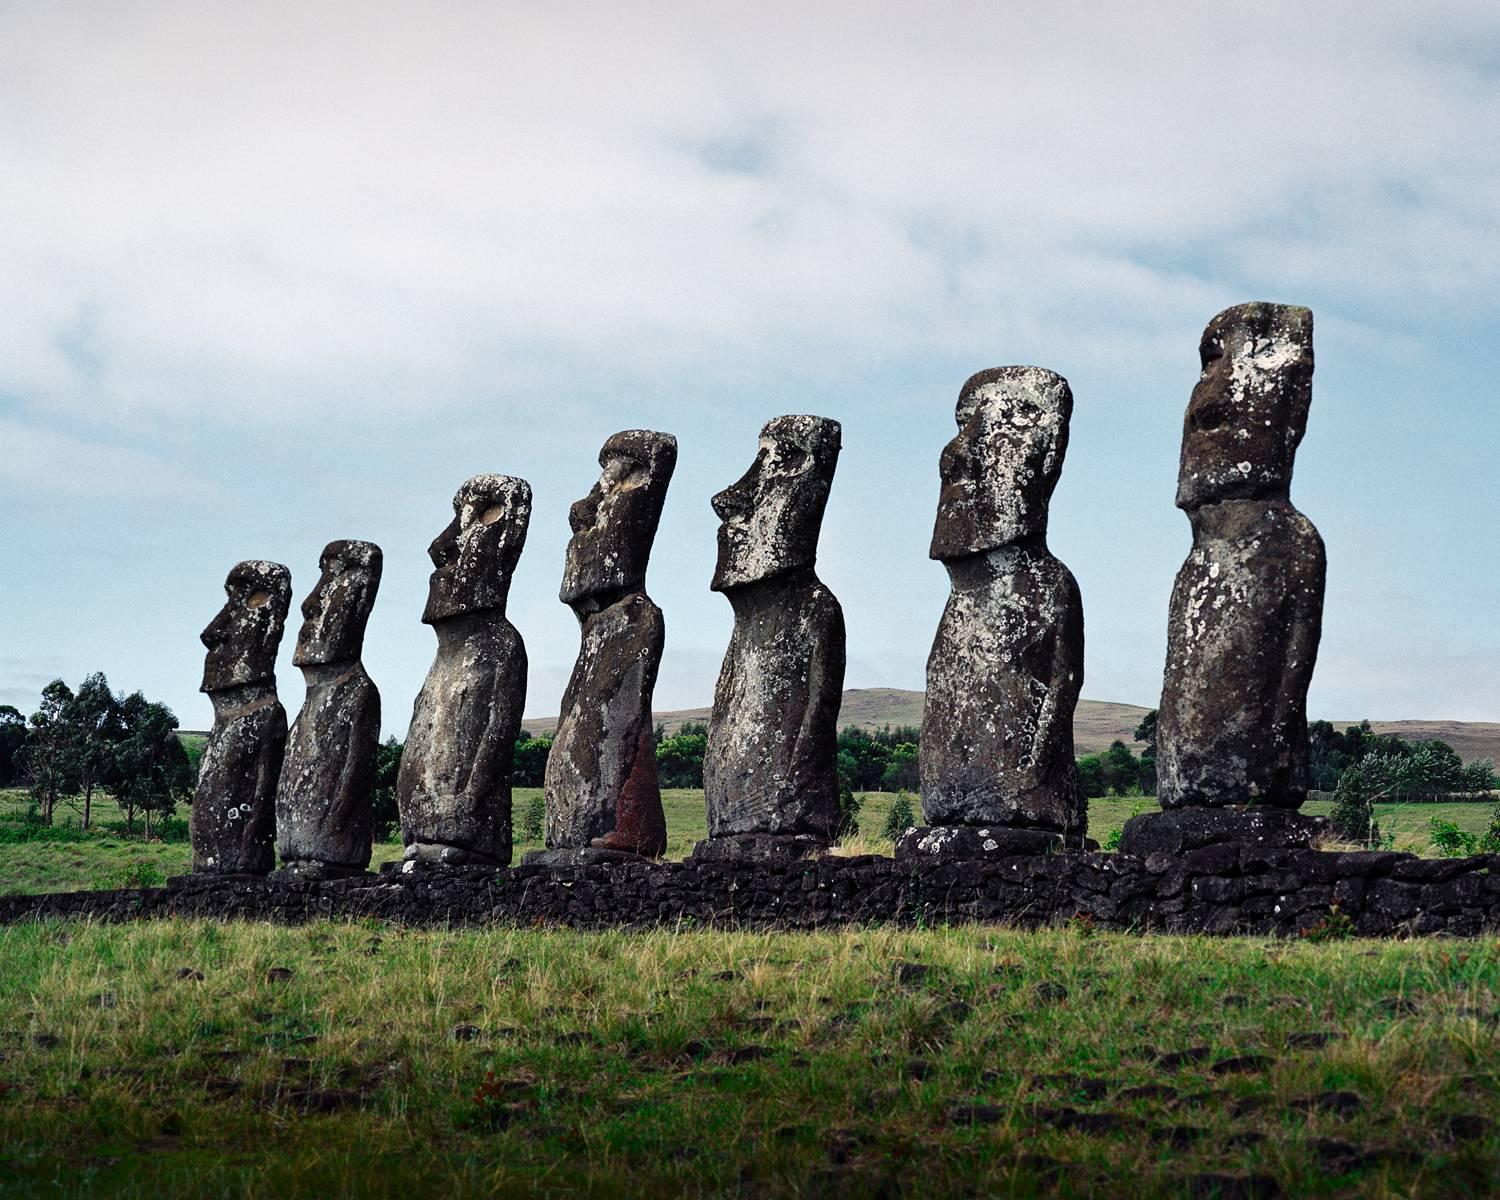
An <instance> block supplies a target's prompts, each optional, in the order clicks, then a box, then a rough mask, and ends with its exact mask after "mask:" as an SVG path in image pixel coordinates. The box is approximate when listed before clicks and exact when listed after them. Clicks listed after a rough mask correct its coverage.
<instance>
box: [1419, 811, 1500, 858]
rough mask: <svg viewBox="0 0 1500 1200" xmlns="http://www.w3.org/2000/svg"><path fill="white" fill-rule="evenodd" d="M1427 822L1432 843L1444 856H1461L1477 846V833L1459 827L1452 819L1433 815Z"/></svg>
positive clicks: (1471, 852) (1473, 850) (1471, 851)
mask: <svg viewBox="0 0 1500 1200" xmlns="http://www.w3.org/2000/svg"><path fill="white" fill-rule="evenodd" d="M1428 824H1429V827H1430V828H1431V830H1432V844H1433V845H1434V846H1436V847H1437V848H1438V853H1440V854H1441V855H1442V856H1443V857H1444V858H1462V857H1463V856H1464V855H1466V854H1473V853H1474V852H1475V850H1477V849H1478V847H1479V838H1478V836H1477V835H1475V834H1472V833H1468V832H1466V831H1465V830H1462V829H1460V828H1459V827H1458V826H1457V825H1455V824H1454V823H1453V822H1452V821H1445V820H1443V818H1442V817H1433V818H1432V820H1431V821H1430V822H1429V823H1428ZM1492 827H1493V826H1492ZM1486 836H1488V835H1486Z"/></svg>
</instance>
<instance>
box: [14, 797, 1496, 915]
mask: <svg viewBox="0 0 1500 1200" xmlns="http://www.w3.org/2000/svg"><path fill="white" fill-rule="evenodd" d="M540 795H541V789H540V788H516V789H515V795H514V801H513V808H514V815H515V822H516V828H517V829H519V828H520V819H521V814H522V813H524V812H525V809H526V805H527V802H528V801H529V800H530V799H531V798H532V797H534V796H540ZM895 799H896V797H895V796H894V795H893V794H892V793H889V792H866V793H863V794H862V796H861V802H862V807H861V810H860V814H859V825H860V832H859V834H857V835H856V836H854V837H852V838H849V839H847V840H846V844H845V845H844V846H843V847H841V851H842V852H843V853H849V854H889V853H891V843H890V842H888V841H886V840H884V839H882V838H881V837H880V836H879V834H880V830H881V828H882V826H884V824H885V819H886V815H887V814H888V813H889V812H890V808H891V805H892V804H893V803H894V802H895ZM912 804H913V807H916V808H919V805H918V802H917V800H916V798H915V797H913V798H912ZM662 805H663V807H664V809H665V810H666V816H667V857H668V858H673V859H680V858H684V857H686V856H687V854H688V853H689V852H690V851H691V850H692V848H693V846H694V845H695V844H696V843H697V842H699V841H700V840H701V839H703V838H704V837H706V836H707V835H708V827H707V819H706V814H705V812H704V807H703V793H702V791H700V790H697V789H692V788H678V789H670V790H667V791H665V792H663V793H662ZM1331 807H1332V806H1331V805H1330V804H1329V803H1327V802H1325V801H1312V802H1310V803H1309V804H1307V806H1306V807H1305V809H1304V811H1306V812H1309V813H1322V814H1326V813H1327V812H1328V810H1329V809H1330V808H1331ZM25 808H26V800H25V794H24V793H23V792H19V791H0V895H13V894H17V893H29V892H65V891H78V890H82V889H89V888H100V887H125V886H131V885H132V884H134V885H138V886H144V885H149V884H152V883H159V882H161V880H163V879H165V878H166V877H167V876H169V875H180V874H183V873H184V872H186V871H187V870H188V869H189V867H190V865H191V860H192V854H191V851H190V849H189V847H188V844H187V842H186V840H185V838H186V834H185V822H186V810H185V809H184V810H181V813H180V816H179V819H178V820H179V824H178V826H177V828H176V830H175V836H176V838H177V839H178V840H175V841H159V840H152V841H146V840H145V839H144V838H142V837H141V836H139V830H140V823H139V821H137V825H136V828H137V836H134V837H130V836H126V835H125V832H124V831H125V817H124V814H123V813H121V812H120V810H119V808H118V807H117V806H116V805H115V803H114V801H113V800H112V799H110V798H109V797H108V796H103V797H100V798H99V799H97V800H96V801H95V804H94V828H93V829H91V830H89V831H87V832H84V831H79V830H76V829H69V828H67V824H68V823H69V822H76V820H77V814H75V813H73V812H72V811H71V810H69V809H60V810H59V813H58V821H59V824H60V826H62V828H59V829H54V830H52V831H45V832H44V833H43V834H42V835H41V836H42V837H43V838H44V839H45V840H28V841H24V842H19V843H17V842H16V841H14V840H10V839H11V838H12V835H15V836H28V837H30V836H32V835H33V834H34V833H35V831H34V830H29V829H25V828H24V827H23V826H22V825H21V823H20V817H21V815H22V814H23V813H24V812H25ZM1155 808H1156V802H1155V800H1154V799H1152V798H1151V797H1141V796H1133V797H1129V796H1127V797H1119V796H1111V797H1106V798H1104V799H1096V800H1091V801H1090V802H1089V830H1090V832H1091V833H1092V834H1093V836H1094V837H1096V838H1097V839H1099V841H1100V842H1103V841H1104V840H1105V839H1106V838H1107V837H1108V835H1109V833H1110V831H1111V830H1115V829H1119V828H1120V827H1121V826H1122V825H1123V824H1124V823H1125V821H1126V820H1127V819H1128V818H1129V817H1130V816H1131V815H1132V814H1133V813H1136V812H1151V811H1154V810H1155ZM1494 810H1495V806H1494V804H1493V803H1490V802H1473V803H1468V804H1463V803H1451V804H1383V805H1377V806H1376V815H1377V816H1378V818H1379V820H1380V827H1381V829H1382V831H1384V832H1386V833H1394V834H1395V849H1397V850H1407V851H1410V852H1411V853H1414V854H1425V855H1429V856H1430V855H1435V854H1436V853H1437V851H1436V849H1435V848H1434V847H1433V845H1432V840H1431V837H1430V829H1429V824H1428V823H1429V821H1431V819H1432V818H1433V817H1441V818H1443V819H1444V820H1448V821H1452V822H1454V823H1455V824H1456V825H1458V826H1459V828H1461V829H1464V830H1466V831H1468V832H1470V833H1475V834H1480V835H1482V834H1483V833H1484V832H1485V830H1486V829H1488V828H1489V822H1490V817H1491V814H1492V813H1493V812H1494ZM53 839H57V840H53ZM62 839H72V840H62ZM540 847H541V843H540V842H537V841H522V842H518V843H517V844H516V847H515V852H514V856H513V858H512V861H513V862H520V861H521V855H522V854H524V853H526V852H527V851H528V850H535V849H539V848H540ZM400 857H401V845H400V843H399V842H378V843H376V845H375V849H374V854H373V856H372V869H375V870H378V869H379V866H380V864H381V863H383V862H390V861H392V860H395V859H399V858H400Z"/></svg>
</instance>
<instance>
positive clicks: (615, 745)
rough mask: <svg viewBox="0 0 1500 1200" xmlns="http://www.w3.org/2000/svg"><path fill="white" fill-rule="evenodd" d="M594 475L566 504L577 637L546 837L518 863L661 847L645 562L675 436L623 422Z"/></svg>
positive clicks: (654, 643) (655, 636)
mask: <svg viewBox="0 0 1500 1200" xmlns="http://www.w3.org/2000/svg"><path fill="white" fill-rule="evenodd" d="M599 465H600V467H602V468H603V471H602V473H601V474H600V476H599V482H598V483H596V484H594V486H593V488H592V489H591V490H590V492H589V494H588V495H587V496H586V497H585V498H584V499H582V500H580V501H578V503H577V504H575V505H573V507H572V509H571V510H570V512H569V514H568V523H569V524H570V526H571V527H572V530H573V538H572V540H571V541H570V542H569V543H568V555H567V562H566V565H565V566H564V568H563V582H562V591H561V595H560V598H561V600H562V602H563V603H564V604H566V605H568V606H569V607H570V608H572V610H573V611H574V613H575V614H577V617H578V622H579V624H580V625H581V626H582V631H583V641H582V644H581V646H580V648H579V651H578V661H577V662H576V663H574V665H573V675H572V677H571V678H570V679H569V680H568V687H567V690H566V691H565V692H564V693H563V701H562V715H561V717H560V718H559V720H558V725H557V737H556V739H555V740H554V741H553V743H552V750H551V752H550V753H549V754H548V756H547V773H546V779H545V783H546V797H547V847H548V849H546V850H543V851H537V852H534V853H532V854H530V855H528V856H527V861H528V862H537V861H540V862H556V863H563V862H588V861H595V860H599V859H606V860H607V859H611V858H622V857H637V856H643V857H648V858H656V857H660V856H661V854H663V853H664V852H665V851H666V848H667V822H666V817H665V816H664V815H663V813H662V808H661V787H660V785H659V784H658V782H657V776H656V738H655V735H654V733H653V731H652V728H651V693H652V692H653V691H654V690H655V688H656V670H657V667H658V666H659V665H660V664H661V652H662V645H663V642H664V640H665V637H666V627H665V625H664V624H663V622H662V615H661V609H659V608H657V607H656V605H655V604H654V603H652V601H651V597H649V596H648V595H646V562H647V560H648V559H649V558H650V556H651V543H652V541H653V540H654V539H655V537H656V526H657V523H658V522H659V521H660V520H661V510H662V505H663V503H664V502H665V501H666V498H667V485H668V484H669V483H670V482H671V480H672V470H673V468H674V467H675V466H676V465H677V439H676V438H674V437H672V436H671V435H670V434H666V433H652V432H650V431H648V430H643V429H631V430H627V431H625V432H624V433H617V434H615V435H614V436H613V437H611V438H610V439H609V440H608V441H607V442H605V443H604V448H603V449H602V450H601V451H600V452H599Z"/></svg>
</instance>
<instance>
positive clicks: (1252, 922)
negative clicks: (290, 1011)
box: [0, 843, 1500, 937]
mask: <svg viewBox="0 0 1500 1200" xmlns="http://www.w3.org/2000/svg"><path fill="white" fill-rule="evenodd" d="M174 882H176V886H171V887H166V888H144V889H131V890H125V891H111V892H61V893H54V894H51V895H41V896H5V897H0V923H6V924H10V923H15V922H18V921H25V920H34V919H43V918H94V919H99V920H105V921H127V920H136V919H143V918H154V917H168V916H183V917H204V918H214V919H241V920H270V921H276V922H283V923H292V924H295V923H300V922H303V921H308V920H313V919H317V918H321V917H334V918H351V917H374V918H378V919H382V920H388V921H393V922H397V923H400V924H405V925H413V926H441V925H466V926H473V925H490V924H523V925H535V924H557V925H566V926H573V927H578V928H585V929H587V928H601V927H625V928H642V927H649V926H680V925H682V924H684V923H689V924H699V925H712V926H717V927H741V928H780V929H803V930H805V929H819V928H826V927H833V926H838V925H845V924H855V923H886V924H897V925H913V924H918V923H924V924H939V923H964V922H975V921H985V922H1005V923H1012V924H1018V925H1022V926H1028V927H1035V926H1044V925H1055V924H1061V923H1065V922H1068V921H1070V920H1074V919H1075V918H1078V919H1088V920H1090V921H1092V922H1093V924H1094V925H1095V926H1097V927H1099V928H1107V929H1120V930H1138V931H1145V930H1159V931H1166V932H1181V933H1215V934H1231V933H1247V934H1280V935H1287V936H1296V935H1297V934H1299V933H1300V932H1301V931H1303V930H1305V929H1309V928H1311V927H1314V926H1316V925H1318V923H1319V922H1322V921H1328V920H1329V919H1330V912H1331V910H1333V909H1334V907H1335V906H1337V912H1338V913H1339V914H1340V916H1339V917H1337V918H1333V921H1334V924H1335V925H1336V926H1338V927H1340V928H1350V927H1352V930H1353V931H1354V932H1357V933H1359V934H1363V935H1367V936H1379V937H1389V936H1405V935H1411V934H1448V935H1458V936H1474V935H1477V934H1480V933H1483V932H1489V931H1494V930H1497V929H1500V855H1478V856H1475V857H1472V858H1454V859H1421V858H1416V857H1414V856H1413V855H1409V854H1394V853H1380V852H1359V853H1333V852H1327V851H1320V850H1286V849H1275V848H1266V847H1261V846H1256V845H1253V844H1235V843H1220V844H1217V845H1213V846H1207V847H1204V848H1202V849H1200V850H1195V851H1191V852H1189V853H1186V854H1181V855H1175V856H1173V855H1165V854H1158V855H1152V856H1150V857H1148V858H1138V857H1134V856H1131V855H1126V854H1105V853H1097V852H1095V853H1085V852H1074V851H1068V852H1062V853H1056V854H1047V855H1027V856H1020V857H1014V858H1002V859H993V860H989V861H962V860H960V861H954V862H923V863H920V864H911V863H903V862H898V861H896V860H893V859H890V858H884V857H876V856H863V857H857V858H856V857H851V858H842V857H825V858H821V859H811V860H805V861H790V862H738V861H732V860H731V861H712V860H711V861H689V862H664V863H647V862H596V863H589V864H586V865H582V866H575V867H568V866H563V867H558V866H547V865H541V864H538V865H530V866H526V865H523V866H519V867H513V868H500V869H496V868H493V867H485V866H459V867H451V866H436V865H434V866H429V865H427V864H423V863H414V864H411V865H410V867H409V868H408V869H407V870H406V871H404V872H402V871H397V870H393V871H388V872H384V873H382V874H380V875H378V876H377V875H365V876H354V877H350V878H343V879H325V880H316V879H298V878H286V877H269V878H268V877H249V876H240V877H231V878H225V877H218V878H215V877H213V876H186V877H184V878H183V879H182V880H181V881H174ZM1345 918H1346V919H1347V921H1348V922H1349V923H1350V924H1349V925H1348V926H1346V925H1345V924H1344V919H1345Z"/></svg>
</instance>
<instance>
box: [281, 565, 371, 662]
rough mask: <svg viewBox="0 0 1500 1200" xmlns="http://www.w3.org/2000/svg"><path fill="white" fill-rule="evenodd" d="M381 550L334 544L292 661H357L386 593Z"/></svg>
mask: <svg viewBox="0 0 1500 1200" xmlns="http://www.w3.org/2000/svg"><path fill="white" fill-rule="evenodd" d="M380 565H381V555H380V547H379V546H377V545H375V543H374V542H329V543H328V545H326V546H324V547H323V554H322V557H320V558H319V559H318V566H319V568H320V569H321V570H322V574H321V575H319V576H318V582H317V585H316V586H315V587H314V588H313V590H312V591H311V592H310V593H309V594H308V597H307V599H306V600H304V601H303V602H302V629H301V631H300V632H299V633H298V634H297V652H296V653H295V654H294V655H293V656H292V662H293V663H294V664H295V665H296V666H299V667H316V666H322V665H325V664H332V663H352V662H355V661H356V660H357V659H358V658H359V652H360V648H361V647H362V646H363V645H364V641H365V625H366V623H367V622H368V621H369V620H370V610H371V609H372V608H374V607H375V593H376V592H377V591H379V590H380Z"/></svg>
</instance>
